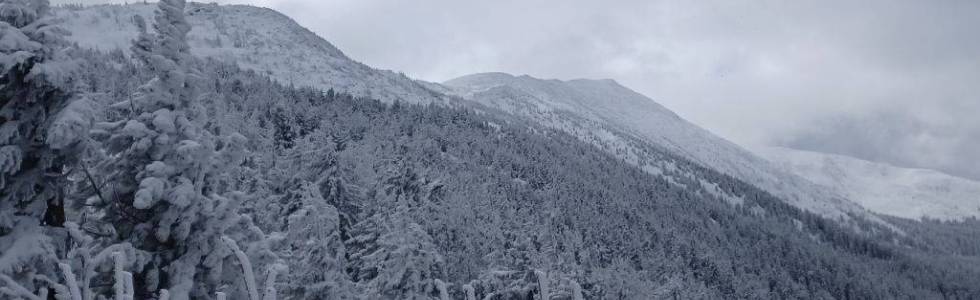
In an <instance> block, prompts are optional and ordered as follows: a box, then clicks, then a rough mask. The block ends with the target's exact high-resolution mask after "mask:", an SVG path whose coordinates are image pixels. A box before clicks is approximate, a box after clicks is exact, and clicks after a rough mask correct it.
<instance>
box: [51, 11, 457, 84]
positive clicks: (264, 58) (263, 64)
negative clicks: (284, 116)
mask: <svg viewBox="0 0 980 300" xmlns="http://www.w3.org/2000/svg"><path fill="white" fill-rule="evenodd" d="M188 7H189V8H188V11H187V12H186V14H187V20H188V22H189V23H191V25H192V30H191V32H190V34H189V36H188V42H189V44H190V46H191V52H192V53H193V54H194V55H197V56H201V57H208V58H214V59H218V60H222V61H227V62H236V63H238V64H239V65H241V66H242V67H244V68H246V69H251V70H254V71H257V72H259V73H263V74H266V75H269V76H270V77H272V78H274V79H276V80H277V81H279V82H282V83H284V84H293V85H296V86H312V87H316V88H319V89H324V90H327V89H331V88H332V89H335V90H338V91H343V92H347V93H351V94H353V95H356V96H360V97H370V98H375V99H381V100H383V101H387V102H391V101H395V100H399V101H403V102H410V103H429V102H436V101H441V100H440V99H441V95H440V94H439V93H435V92H432V91H430V90H429V89H427V88H425V87H424V86H422V85H421V84H419V83H417V82H415V80H412V79H410V78H408V77H406V76H404V75H402V74H396V73H394V72H391V71H382V70H376V69H373V68H371V67H368V66H366V65H364V64H361V63H359V62H356V61H354V60H352V59H350V58H348V57H347V56H346V55H344V53H342V52H341V51H340V50H338V49H337V48H336V47H334V46H333V45H331V44H330V43H329V42H327V41H326V40H324V39H323V38H321V37H319V36H317V35H316V34H314V33H313V32H311V31H309V30H307V29H306V28H303V27H302V26H299V24H296V22H294V21H293V20H292V19H290V18H289V17H286V16H284V15H282V14H280V13H279V12H276V11H274V10H271V9H266V8H259V7H253V6H245V5H221V6H219V5H211V4H196V3H190V4H188ZM153 10H154V5H153V4H129V5H97V6H89V7H85V8H63V9H58V10H55V13H56V14H57V16H58V17H59V18H61V19H63V20H64V24H63V27H64V28H66V29H68V30H69V31H70V32H71V36H70V37H69V40H71V41H73V42H76V43H78V44H79V45H80V46H82V47H88V48H96V49H102V50H114V49H124V50H127V51H126V52H127V53H128V48H129V45H130V41H132V40H133V39H134V38H135V37H136V34H137V28H136V25H135V23H134V22H133V16H135V15H139V16H142V18H143V19H145V20H147V22H152V20H153Z"/></svg>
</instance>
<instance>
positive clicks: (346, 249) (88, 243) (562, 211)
mask: <svg viewBox="0 0 980 300" xmlns="http://www.w3.org/2000/svg"><path fill="white" fill-rule="evenodd" d="M45 3H46V1H36V0H30V1H28V0H0V18H2V20H0V21H2V22H0V35H2V36H0V53H2V58H0V66H2V72H3V73H2V77H0V298H4V299H110V298H112V299H252V300H258V299H276V298H283V299H467V300H470V299H975V298H977V297H980V239H977V238H976V236H977V232H978V231H977V228H978V227H977V226H978V225H977V224H976V221H975V220H970V221H966V222H957V223H948V222H947V223H944V222H937V221H925V222H920V221H912V220H905V219H897V218H894V219H893V218H886V220H888V223H881V222H876V221H866V220H863V219H861V218H860V217H858V216H855V217H854V220H856V221H852V222H847V223H842V222H838V220H831V219H827V218H825V217H821V216H818V215H815V214H812V213H809V212H806V211H804V210H801V209H799V208H796V207H793V206H790V205H788V204H786V203H785V202H783V201H781V200H780V199H778V198H776V197H774V196H772V195H771V194H769V193H767V192H765V191H763V190H760V189H758V188H756V187H754V186H752V185H749V184H746V183H744V182H742V181H740V180H738V179H737V178H733V177H729V176H727V175H724V174H721V173H719V172H716V171H714V170H712V169H708V168H705V167H703V166H701V165H699V164H697V163H694V162H691V161H688V160H686V159H684V158H682V157H680V156H677V155H674V154H672V153H670V152H668V151H665V150H661V149H660V148H657V147H656V146H655V145H651V146H649V149H647V150H648V151H651V152H655V153H657V154H658V157H660V158H661V159H664V160H670V161H671V162H672V163H673V165H674V166H675V169H667V170H664V174H661V175H655V174H650V173H648V172H644V171H643V170H641V169H639V168H637V167H636V166H634V165H633V164H630V163H627V162H625V161H623V160H622V159H620V158H616V157H615V156H613V155H611V154H609V153H607V152H606V151H603V150H601V149H598V148H597V147H595V146H593V145H591V144H588V143H584V142H582V141H581V140H579V139H577V138H576V137H574V136H571V135H569V134H567V133H563V132H560V131H557V130H554V129H550V128H547V127H544V126H540V125H537V124H535V123H533V122H531V121H528V120H524V119H521V118H518V117H509V116H504V115H500V114H495V113H494V112H493V111H492V110H487V109H479V108H474V107H473V106H474V105H473V104H452V103H450V104H426V105H421V104H408V103H401V102H397V101H396V102H393V103H386V102H381V101H379V100H375V99H369V98H363V97H355V96H352V95H350V94H346V93H343V92H337V91H334V90H332V89H329V90H319V89H314V88H309V87H296V86H291V85H289V84H283V83H279V82H276V81H274V80H273V79H270V78H268V77H266V76H265V75H263V74H261V73H257V72H255V71H251V70H246V69H242V68H240V67H238V66H236V65H234V64H230V63H227V62H221V61H216V60H211V59H205V58H200V57H195V56H192V55H190V52H189V48H188V47H189V46H188V44H187V42H186V40H185V39H186V34H187V32H188V31H189V30H190V29H191V28H190V25H188V23H187V22H186V21H184V16H183V11H184V2H183V1H182V0H163V1H160V2H159V4H158V10H157V13H156V15H155V16H156V17H155V18H154V19H152V20H143V19H138V20H136V22H137V23H138V24H139V27H140V29H141V33H140V35H139V37H138V38H137V39H136V40H134V41H133V43H132V45H131V47H130V48H129V49H118V50H114V51H98V50H91V49H83V48H80V47H78V46H77V45H73V44H70V43H67V42H65V41H64V40H63V39H62V38H60V34H61V33H62V30H60V29H59V28H58V27H57V24H55V23H52V21H53V20H52V19H51V18H48V17H47V15H46V14H47V11H48V9H49V8H48V7H47V6H46V5H44V4H45ZM668 178H669V179H668ZM705 180H707V181H709V182H716V183H723V184H722V185H721V187H720V188H721V189H723V190H725V191H726V193H728V194H732V195H737V196H738V197H740V199H742V200H743V201H742V202H741V203H731V202H730V201H727V200H726V199H723V198H722V197H720V196H718V195H717V194H716V193H713V192H711V191H709V190H708V188H706V187H705V186H704V184H703V182H704V181H705Z"/></svg>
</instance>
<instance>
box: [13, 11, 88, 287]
mask: <svg viewBox="0 0 980 300" xmlns="http://www.w3.org/2000/svg"><path fill="white" fill-rule="evenodd" d="M63 34H64V30H63V29H61V28H59V27H58V26H56V24H55V20H54V18H52V17H51V16H50V15H49V6H48V1H47V0H2V1H0V72H2V73H0V278H2V279H4V281H7V283H8V285H10V286H13V285H15V284H21V285H22V286H21V287H23V289H25V290H26V291H24V290H22V291H21V292H29V293H36V292H38V291H39V289H44V288H46V287H41V285H43V284H42V283H43V282H44V281H45V280H49V281H58V278H59V277H58V276H57V275H56V274H57V273H59V272H57V270H56V268H57V263H56V259H57V257H56V256H57V253H58V252H61V253H63V251H64V250H65V249H62V248H60V247H59V246H56V245H63V242H62V239H63V238H64V237H65V236H66V235H65V233H64V230H57V229H54V228H59V227H64V225H65V222H66V217H65V201H64V200H65V191H66V189H65V188H66V187H67V181H66V176H67V174H68V172H69V169H70V168H71V167H72V164H73V162H74V161H75V159H76V155H77V154H78V153H80V152H81V151H84V147H83V146H82V144H84V143H80V141H81V140H83V137H84V136H85V132H87V130H88V128H89V125H90V123H91V115H92V113H93V112H92V109H93V108H92V103H91V102H90V101H88V99H87V98H86V97H85V95H84V94H81V93H78V92H76V87H75V85H76V84H78V83H77V82H76V80H75V79H76V77H75V76H76V74H75V69H76V68H77V62H76V61H74V60H72V59H70V58H69V57H67V55H66V54H65V50H66V48H67V47H68V44H67V43H66V42H65V41H64V40H63V39H62V35H63ZM15 282H16V283H15ZM7 291H9V290H7ZM41 292H47V291H43V290H41ZM4 295H5V294H4V293H3V292H0V297H7V296H10V295H9V294H8V295H7V296H4Z"/></svg>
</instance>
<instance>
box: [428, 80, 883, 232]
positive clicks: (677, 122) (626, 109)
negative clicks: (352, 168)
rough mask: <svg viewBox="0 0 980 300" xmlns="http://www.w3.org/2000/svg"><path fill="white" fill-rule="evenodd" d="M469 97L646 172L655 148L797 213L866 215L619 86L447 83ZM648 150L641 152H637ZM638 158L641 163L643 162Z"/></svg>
mask: <svg viewBox="0 0 980 300" xmlns="http://www.w3.org/2000/svg"><path fill="white" fill-rule="evenodd" d="M444 84H445V85H446V86H449V87H451V88H453V89H454V90H455V93H456V94H458V95H459V96H461V97H463V98H464V99H468V100H472V101H475V102H478V103H481V104H484V105H487V106H490V107H495V108H498V109H500V110H503V111H506V112H508V113H512V114H515V115H520V116H526V117H529V118H531V119H533V120H536V121H538V122H541V123H543V124H546V125H548V126H550V127H553V128H558V129H561V130H564V131H567V132H570V133H572V134H574V135H576V136H579V137H580V138H582V139H584V140H587V141H600V142H596V143H597V144H600V145H607V146H606V148H607V151H610V152H613V153H615V154H617V155H618V156H620V157H624V158H627V159H629V160H632V161H634V163H636V164H638V165H640V166H641V167H645V168H647V169H649V170H650V171H651V172H653V173H658V172H659V171H658V170H659V169H663V168H669V167H670V166H657V165H649V166H646V165H645V164H646V163H644V162H643V161H644V159H643V157H642V156H643V154H642V153H638V150H637V149H638V148H642V147H643V145H655V146H656V147H659V148H663V149H666V150H667V151H670V152H672V153H676V154H678V155H680V156H682V157H685V158H687V159H689V160H692V161H695V162H698V163H700V164H702V165H704V166H706V167H709V168H713V169H715V170H718V171H720V172H722V173H725V174H728V175H731V176H734V177H735V178H739V179H740V180H743V181H745V182H748V183H750V184H753V185H756V186H758V187H760V188H762V189H764V190H766V191H768V192H770V193H773V194H774V195H776V196H778V197H780V198H782V199H784V200H785V201H787V202H789V203H790V204H793V205H795V206H797V207H801V208H804V209H807V210H810V211H813V212H816V213H818V214H822V215H825V216H828V217H831V218H834V219H837V218H841V217H844V218H847V215H849V214H856V215H861V216H867V217H869V218H872V219H873V218H874V217H871V216H868V215H867V214H866V212H865V211H864V209H863V208H861V207H860V206H858V205H856V204H854V203H853V202H851V201H849V200H847V199H846V198H845V197H843V196H841V195H839V194H836V193H833V192H830V191H827V190H825V189H823V188H821V187H819V186H817V185H815V184H813V183H811V182H809V181H807V180H805V179H803V178H801V177H798V176H796V175H793V174H791V173H788V172H785V171H783V170H781V169H778V168H776V167H775V166H773V165H771V164H770V163H769V162H768V161H766V160H764V159H762V158H759V157H757V156H755V155H754V154H752V153H750V152H749V151H747V150H745V149H743V148H741V147H739V146H738V145H735V144H734V143H731V142H729V141H727V140H724V139H722V138H720V137H718V136H716V135H714V134H712V133H711V132H708V131H707V130H704V129H702V128H700V127H698V126H697V125H694V124H691V123H690V122H688V121H686V120H684V119H682V118H681V117H679V116H677V115H676V114H675V113H673V112H672V111H670V110H668V109H667V108H665V107H663V106H661V105H660V104H657V103H656V102H655V101H653V100H652V99H650V98H647V97H646V96H643V95H641V94H639V93H636V92H634V91H632V90H630V89H628V88H626V87H624V86H622V85H619V84H618V83H616V82H615V81H613V80H581V79H580V80H570V81H561V80H544V79H538V78H533V77H530V76H526V75H525V76H513V75H509V74H504V73H484V74H474V75H468V76H463V77H460V78H457V79H453V80H449V81H447V82H445V83H444ZM639 152H642V151H639ZM638 156H639V157H638Z"/></svg>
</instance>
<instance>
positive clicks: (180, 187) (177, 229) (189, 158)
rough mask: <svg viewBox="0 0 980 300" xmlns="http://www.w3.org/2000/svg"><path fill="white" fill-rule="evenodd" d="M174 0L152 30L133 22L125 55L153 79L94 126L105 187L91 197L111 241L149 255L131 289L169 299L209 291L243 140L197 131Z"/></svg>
mask: <svg viewBox="0 0 980 300" xmlns="http://www.w3.org/2000/svg"><path fill="white" fill-rule="evenodd" d="M184 6H185V2H184V0H161V1H160V2H159V3H158V5H157V10H156V14H155V17H154V21H155V22H154V25H153V28H154V31H153V33H150V32H147V30H146V25H145V23H144V21H143V20H142V19H139V18H137V19H136V23H137V26H138V28H139V29H140V33H139V37H138V38H137V39H136V40H135V41H134V42H133V46H132V48H131V49H132V51H133V56H134V57H135V58H136V59H137V60H138V61H139V62H140V63H141V64H142V66H143V67H144V68H146V69H147V70H149V71H150V72H151V73H152V74H153V75H154V77H153V79H151V80H150V81H149V82H146V83H145V84H143V85H142V86H140V87H139V88H138V91H137V92H136V93H135V94H134V95H133V96H132V97H131V99H128V100H127V101H123V102H120V103H116V104H113V105H111V107H112V108H113V109H116V110H117V111H119V115H121V116H122V117H121V118H119V119H117V120H114V121H110V122H103V123H100V124H98V126H97V129H96V130H95V131H94V133H95V134H96V136H99V137H101V138H102V139H103V140H104V143H105V147H106V150H107V155H108V157H107V159H106V160H105V163H104V164H102V166H101V167H100V171H101V173H102V174H108V178H107V181H108V182H109V183H110V186H109V187H108V188H107V190H106V191H102V193H100V194H101V195H102V196H103V197H104V198H106V199H101V200H103V201H104V202H102V203H100V205H101V206H102V207H103V208H105V211H106V219H107V220H106V221H108V222H109V223H111V224H113V225H114V226H115V228H116V230H117V231H118V233H119V237H120V238H121V239H123V240H125V241H129V242H131V243H132V244H133V245H134V246H135V247H137V248H138V249H141V250H144V251H148V252H151V253H154V259H153V261H151V262H150V264H149V266H148V267H147V268H146V269H145V270H143V271H142V272H140V273H139V274H137V276H136V277H137V280H136V282H137V283H138V285H141V286H140V287H137V291H136V292H137V293H144V294H143V295H144V296H148V295H149V294H152V293H155V291H156V290H157V289H167V290H168V292H169V297H170V298H171V299H187V298H188V297H193V298H197V297H206V296H207V295H211V294H212V290H214V289H215V285H216V284H217V282H216V281H217V280H218V279H219V278H220V276H218V275H216V273H219V272H220V269H221V268H222V264H223V262H224V258H225V257H227V256H228V255H230V254H232V253H231V252H230V251H228V249H226V247H225V245H224V244H225V243H223V242H222V241H221V236H222V235H223V234H224V232H225V230H226V229H228V228H229V227H230V226H233V225H236V224H239V223H240V221H241V220H240V216H239V215H238V214H237V212H236V211H237V207H238V203H239V201H240V199H241V198H242V197H241V196H240V195H231V196H228V197H225V196H222V194H227V193H226V192H227V191H224V190H223V185H222V183H221V181H222V180H223V179H225V178H224V177H226V175H225V174H226V173H227V171H228V170H229V168H231V167H233V166H236V165H238V164H240V163H241V161H242V157H243V151H244V144H245V138H244V137H243V136H241V135H239V134H231V135H228V136H215V135H213V134H212V133H210V132H208V131H206V130H204V129H203V125H202V122H203V121H204V120H203V117H204V116H203V115H202V114H201V113H200V112H202V111H203V109H202V106H201V102H202V101H206V99H205V98H203V97H201V93H199V91H198V90H199V89H198V87H199V85H200V81H201V80H200V77H199V74H198V71H197V70H195V69H194V68H193V67H191V65H192V64H193V62H192V60H193V58H192V57H191V56H190V54H189V47H188V44H187V33H188V31H190V25H189V24H188V23H187V21H186V20H185V18H184Z"/></svg>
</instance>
